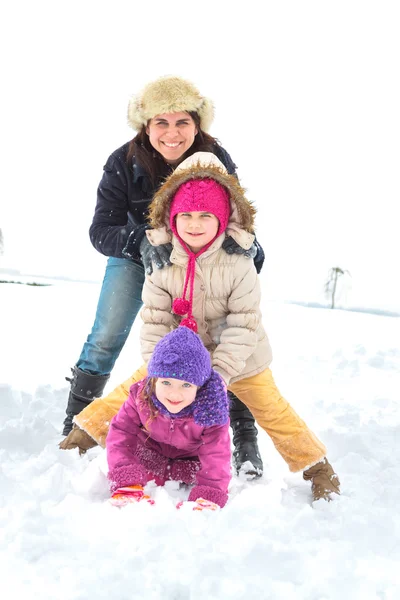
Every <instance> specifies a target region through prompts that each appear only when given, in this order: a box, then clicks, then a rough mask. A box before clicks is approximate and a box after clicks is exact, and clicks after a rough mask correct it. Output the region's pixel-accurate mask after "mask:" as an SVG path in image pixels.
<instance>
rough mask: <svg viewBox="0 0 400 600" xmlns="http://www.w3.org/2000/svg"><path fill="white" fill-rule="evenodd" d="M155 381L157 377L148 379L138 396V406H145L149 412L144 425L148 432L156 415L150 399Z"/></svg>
mask: <svg viewBox="0 0 400 600" xmlns="http://www.w3.org/2000/svg"><path fill="white" fill-rule="evenodd" d="M156 381H157V377H148V378H147V381H146V383H145V384H144V386H143V388H142V390H141V392H140V396H139V402H140V405H141V406H145V407H146V408H148V409H149V411H150V417H149V419H148V420H147V421H146V423H145V425H144V426H145V428H146V429H147V431H150V424H151V422H152V421H154V419H155V418H156V416H157V415H158V410H157V409H156V407H155V406H154V404H153V400H152V399H151V398H152V396H153V394H155V389H156Z"/></svg>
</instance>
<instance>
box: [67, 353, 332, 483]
mask: <svg viewBox="0 0 400 600" xmlns="http://www.w3.org/2000/svg"><path fill="white" fill-rule="evenodd" d="M146 375H147V369H146V366H145V365H143V366H142V367H140V369H138V370H137V371H135V373H134V374H133V375H132V377H130V378H129V379H127V380H126V381H124V383H122V384H121V385H119V386H118V387H117V388H115V390H113V391H112V392H111V393H110V394H108V396H105V397H104V398H97V399H96V400H94V401H93V402H92V403H91V404H89V405H88V406H87V407H86V408H85V409H84V410H83V411H82V412H81V413H80V414H79V415H77V416H76V417H75V422H76V424H77V425H78V426H79V427H80V428H81V429H84V430H85V431H86V432H87V433H88V434H89V435H90V436H91V437H92V438H93V439H94V440H96V442H97V443H98V444H100V446H103V447H104V446H105V441H106V437H107V433H108V428H109V425H110V421H111V419H112V417H113V416H114V415H115V414H116V413H117V412H118V411H119V409H120V408H121V406H122V404H123V403H124V402H125V400H126V399H127V397H128V395H129V389H130V387H131V386H132V385H133V384H134V383H136V382H137V381H140V380H141V379H143V378H144V377H146ZM228 389H229V390H230V391H232V392H233V393H234V394H235V395H236V396H237V397H238V398H239V399H240V400H241V401H242V402H243V404H245V405H246V406H247V407H248V408H249V410H250V411H251V413H252V414H253V416H254V418H255V420H256V421H257V423H258V425H259V426H260V427H262V429H264V431H266V432H267V434H268V435H269V436H270V438H271V439H272V441H273V443H274V445H275V448H276V449H277V450H278V452H279V454H280V455H281V456H282V458H283V459H284V460H285V462H286V463H287V465H288V467H289V469H290V471H293V472H296V471H302V470H304V469H306V468H307V467H308V466H310V465H313V464H315V463H317V462H318V461H319V460H321V458H323V457H324V456H325V455H326V448H325V446H324V445H323V444H322V442H320V440H319V439H318V438H317V437H316V436H315V435H314V433H313V432H312V431H311V430H310V429H309V428H308V427H307V425H306V424H305V423H304V421H303V420H302V419H300V417H299V416H298V415H297V413H296V412H295V410H293V408H292V407H291V406H290V404H289V403H288V402H287V401H286V400H285V398H283V396H281V394H280V392H279V390H278V388H277V386H276V384H275V381H274V378H273V376H272V372H271V370H270V369H265V371H262V372H261V373H259V374H258V375H253V377H246V378H245V379H240V380H239V381H235V382H234V383H232V384H231V385H229V387H228Z"/></svg>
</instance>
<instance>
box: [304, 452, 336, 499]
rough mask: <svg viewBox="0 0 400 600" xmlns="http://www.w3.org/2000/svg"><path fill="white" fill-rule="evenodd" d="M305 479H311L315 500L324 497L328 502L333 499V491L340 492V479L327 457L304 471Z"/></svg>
mask: <svg viewBox="0 0 400 600" xmlns="http://www.w3.org/2000/svg"><path fill="white" fill-rule="evenodd" d="M303 479H305V480H306V481H311V482H312V484H311V491H312V495H313V501H314V502H315V501H316V500H320V499H321V498H323V499H324V500H327V501H328V502H329V501H330V500H332V496H331V494H332V493H335V494H340V481H339V477H338V476H337V475H336V473H335V471H334V470H333V468H332V465H331V464H330V463H329V462H328V460H327V459H326V458H323V459H322V460H321V461H320V462H319V463H317V464H316V465H314V466H313V467H310V468H309V469H307V471H304V473H303Z"/></svg>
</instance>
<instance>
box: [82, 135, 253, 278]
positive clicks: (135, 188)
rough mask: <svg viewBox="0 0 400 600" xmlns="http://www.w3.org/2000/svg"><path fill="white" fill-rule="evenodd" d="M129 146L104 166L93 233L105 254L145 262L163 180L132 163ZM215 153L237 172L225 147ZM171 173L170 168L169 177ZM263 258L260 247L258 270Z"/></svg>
mask: <svg viewBox="0 0 400 600" xmlns="http://www.w3.org/2000/svg"><path fill="white" fill-rule="evenodd" d="M128 149H129V142H128V143H126V144H124V145H123V146H121V148H118V150H115V152H113V153H112V154H111V156H110V157H109V159H108V160H107V162H106V164H105V166H104V173H103V177H102V179H101V181H100V184H99V187H98V190H97V204H96V209H95V213H94V217H93V221H92V225H91V227H90V230H89V235H90V240H91V242H92V244H93V246H94V247H95V248H96V250H98V251H99V252H101V254H105V255H106V256H115V257H117V258H131V259H133V260H134V261H135V262H139V263H140V264H141V259H140V252H139V246H140V242H141V241H142V239H143V236H144V232H145V230H146V229H148V227H149V226H148V224H147V212H148V207H149V204H150V202H151V200H152V199H153V196H154V193H155V191H156V190H157V189H158V187H159V186H160V185H161V183H162V182H163V180H160V181H159V182H157V184H156V185H153V184H152V182H151V180H150V177H149V176H148V174H147V173H146V171H145V170H144V168H143V167H142V166H141V165H140V163H138V162H137V160H136V159H135V157H133V159H132V162H131V163H130V164H128V163H127V161H126V157H127V153H128ZM214 154H215V155H216V156H217V157H218V158H219V159H220V161H221V162H222V163H223V164H224V165H225V167H226V169H227V171H228V173H231V174H233V173H235V171H236V165H235V164H234V162H233V161H232V159H231V157H230V156H229V154H228V152H226V150H224V148H222V147H221V146H219V145H215V147H214ZM168 174H169V173H168V171H166V173H165V176H167V175H168ZM263 261H264V252H263V250H262V248H261V246H259V249H258V253H257V256H256V258H255V259H254V262H255V265H256V268H257V271H258V272H259V271H260V270H261V266H262V263H263Z"/></svg>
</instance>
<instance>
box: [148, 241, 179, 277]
mask: <svg viewBox="0 0 400 600" xmlns="http://www.w3.org/2000/svg"><path fill="white" fill-rule="evenodd" d="M171 252H172V244H161V245H160V246H152V245H151V244H150V242H149V240H148V239H147V236H146V235H145V236H144V238H143V239H142V241H141V242H140V256H141V258H142V262H143V266H144V270H145V273H146V275H151V274H152V272H153V263H154V264H155V265H156V267H157V269H163V268H164V267H170V266H171V264H172V263H171V261H170V259H169V257H170V256H171Z"/></svg>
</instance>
